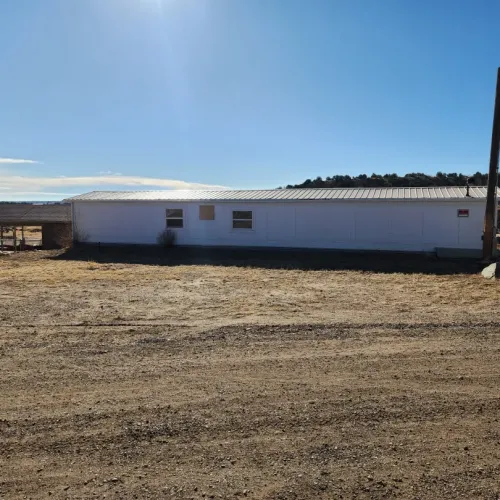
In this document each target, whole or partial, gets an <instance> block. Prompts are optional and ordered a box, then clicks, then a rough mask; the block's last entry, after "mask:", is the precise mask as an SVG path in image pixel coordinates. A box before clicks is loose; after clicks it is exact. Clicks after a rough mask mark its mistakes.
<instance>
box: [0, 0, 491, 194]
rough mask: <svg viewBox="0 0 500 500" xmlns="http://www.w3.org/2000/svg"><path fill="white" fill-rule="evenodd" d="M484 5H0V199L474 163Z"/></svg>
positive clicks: (36, 0) (478, 161)
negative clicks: (0, 62) (0, 23)
mask: <svg viewBox="0 0 500 500" xmlns="http://www.w3.org/2000/svg"><path fill="white" fill-rule="evenodd" d="M499 17H500V3H499V2H496V1H493V0H475V1H473V0H420V1H417V0H383V1H380V0H378V1H377V0H286V1H284V0H71V1H70V0H16V1H14V0H11V1H5V2H1V4H0V19H1V20H2V29H1V30H0V61H2V64H1V67H0V96H1V106H0V109H1V111H0V199H59V198H62V197H64V196H66V195H68V194H72V193H81V192H85V191H89V190H92V189H150V188H162V189H163V188H195V187H205V186H227V187H232V188H274V187H276V186H278V185H285V184H288V183H296V182H301V181H303V180H305V179H306V178H308V177H312V178H314V177H316V176H318V175H321V176H323V177H325V176H328V175H334V174H350V175H357V174H360V173H367V174H371V173H372V172H376V173H386V172H396V173H399V174H404V173H406V172H411V171H422V172H427V173H435V172H436V171H438V170H441V171H446V172H452V171H460V172H463V173H473V172H475V171H477V170H480V171H482V172H486V170H487V165H488V156H489V147H490V137H491V120H492V112H493V111H492V110H493V100H494V89H495V79H496V69H497V66H498V65H500V52H499V48H500V31H499V30H498V28H497V24H498V22H497V20H498V19H499ZM23 160H27V161H23ZM31 162H36V163H31Z"/></svg>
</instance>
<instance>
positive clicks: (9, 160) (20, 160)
mask: <svg viewBox="0 0 500 500" xmlns="http://www.w3.org/2000/svg"><path fill="white" fill-rule="evenodd" d="M0 163H4V164H5V163H7V164H10V165H12V164H14V163H40V162H38V161H35V160H25V159H24V158H0Z"/></svg>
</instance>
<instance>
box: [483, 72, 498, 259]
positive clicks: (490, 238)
mask: <svg viewBox="0 0 500 500" xmlns="http://www.w3.org/2000/svg"><path fill="white" fill-rule="evenodd" d="M499 147H500V68H498V71H497V88H496V94H495V111H494V113H493V130H492V132H491V151H490V169H489V171H488V188H487V191H486V211H485V214H484V234H483V259H484V260H485V261H491V260H492V258H493V244H496V228H495V218H496V217H495V216H496V211H497V195H496V190H497V183H498V154H499Z"/></svg>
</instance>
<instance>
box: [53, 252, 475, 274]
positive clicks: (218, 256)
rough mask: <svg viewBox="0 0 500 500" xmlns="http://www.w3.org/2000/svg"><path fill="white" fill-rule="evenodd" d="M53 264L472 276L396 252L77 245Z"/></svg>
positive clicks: (465, 264) (448, 264)
mask: <svg viewBox="0 0 500 500" xmlns="http://www.w3.org/2000/svg"><path fill="white" fill-rule="evenodd" d="M53 258H54V259H57V260H80V261H95V262H100V263H117V264H118V263H120V264H143V265H155V266H158V265H161V266H180V265H183V266H185V265H212V266H236V267H256V268H266V269H299V270H356V271H369V272H377V273H410V274H411V273H414V274H416V273H419V274H434V275H449V274H477V273H478V272H479V271H480V270H481V268H482V266H481V264H480V263H479V262H478V261H477V260H474V259H438V258H437V257H436V256H434V255H424V254H410V253H400V252H347V251H344V252H339V251H326V250H274V249H271V250H270V249H235V248H231V249H227V248H225V249H221V248H193V247H190V248H186V247H175V248H169V249H162V248H158V247H154V246H151V247H148V246H144V247H140V246H100V247H98V246H90V245H85V246H80V247H76V248H70V249H68V250H66V251H64V252H62V253H60V254H58V255H57V256H55V257H53Z"/></svg>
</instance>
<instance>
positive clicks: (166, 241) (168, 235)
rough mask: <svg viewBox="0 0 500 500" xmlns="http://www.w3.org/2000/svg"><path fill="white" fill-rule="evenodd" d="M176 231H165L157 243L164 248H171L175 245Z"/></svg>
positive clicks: (158, 237)
mask: <svg viewBox="0 0 500 500" xmlns="http://www.w3.org/2000/svg"><path fill="white" fill-rule="evenodd" d="M175 236H176V235H175V231H172V230H171V229H164V230H163V231H161V232H160V233H158V236H157V237H156V242H157V243H158V245H159V246H161V247H163V248H171V247H173V246H174V245H175Z"/></svg>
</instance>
